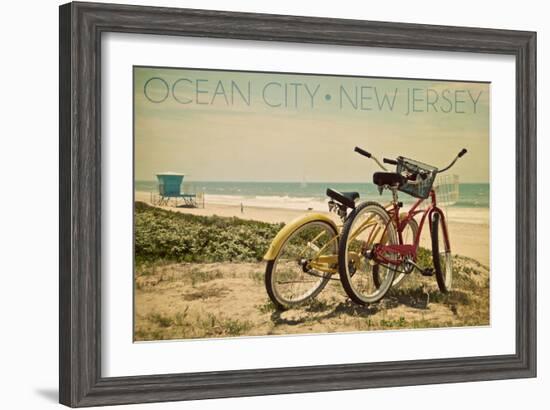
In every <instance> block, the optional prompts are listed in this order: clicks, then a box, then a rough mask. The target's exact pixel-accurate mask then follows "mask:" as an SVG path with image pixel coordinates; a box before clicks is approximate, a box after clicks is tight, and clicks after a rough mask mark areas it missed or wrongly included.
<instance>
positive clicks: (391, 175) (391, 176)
mask: <svg viewBox="0 0 550 410" xmlns="http://www.w3.org/2000/svg"><path fill="white" fill-rule="evenodd" d="M372 182H374V183H375V184H376V185H378V186H384V185H390V186H393V185H397V186H398V187H399V186H401V185H403V184H404V183H405V182H406V180H405V177H403V176H402V175H401V174H398V173H397V172H375V173H374V174H373V175H372Z"/></svg>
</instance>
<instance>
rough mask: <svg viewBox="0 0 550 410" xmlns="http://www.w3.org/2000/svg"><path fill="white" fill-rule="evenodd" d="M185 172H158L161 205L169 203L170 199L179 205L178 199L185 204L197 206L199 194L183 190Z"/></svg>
mask: <svg viewBox="0 0 550 410" xmlns="http://www.w3.org/2000/svg"><path fill="white" fill-rule="evenodd" d="M184 177H185V174H180V173H177V172H162V173H160V174H157V180H158V184H159V185H158V187H159V201H158V204H159V205H169V204H170V201H174V203H175V206H178V200H180V199H181V200H182V202H183V203H182V204H181V205H183V206H188V207H197V206H198V202H197V194H190V193H183V192H181V185H182V183H183V178H184Z"/></svg>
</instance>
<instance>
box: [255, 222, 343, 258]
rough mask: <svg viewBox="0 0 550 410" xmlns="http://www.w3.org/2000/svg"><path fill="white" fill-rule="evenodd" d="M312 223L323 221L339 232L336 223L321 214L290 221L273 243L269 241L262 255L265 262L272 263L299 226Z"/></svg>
mask: <svg viewBox="0 0 550 410" xmlns="http://www.w3.org/2000/svg"><path fill="white" fill-rule="evenodd" d="M313 221H323V222H327V223H328V224H330V225H332V226H333V227H334V229H335V231H336V232H339V230H338V228H337V226H336V223H335V222H334V221H333V220H332V219H331V218H330V217H329V216H327V215H325V214H321V213H310V214H306V215H302V216H299V217H298V218H296V219H294V220H292V221H290V222H289V223H287V224H286V225H285V226H284V227H283V228H282V229H281V230H280V231H279V232H278V233H277V235H275V238H273V241H271V245H269V248H268V249H267V252H266V253H265V255H264V260H265V261H272V260H274V259H275V258H276V257H277V255H278V254H279V251H280V250H281V247H282V246H283V244H284V243H285V241H286V239H287V238H288V237H289V236H290V235H291V234H292V233H293V232H294V231H295V230H296V229H298V228H299V227H300V226H302V225H304V224H306V223H308V222H313Z"/></svg>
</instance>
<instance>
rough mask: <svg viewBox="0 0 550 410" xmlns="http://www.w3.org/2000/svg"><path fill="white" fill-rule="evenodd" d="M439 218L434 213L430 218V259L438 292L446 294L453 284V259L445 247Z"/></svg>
mask: <svg viewBox="0 0 550 410" xmlns="http://www.w3.org/2000/svg"><path fill="white" fill-rule="evenodd" d="M439 217H440V215H439V213H437V212H436V213H434V215H433V218H432V231H431V232H432V257H433V262H434V271H435V278H436V279H437V285H438V286H439V290H441V292H448V291H450V290H451V286H452V283H453V257H452V255H451V249H450V246H447V245H448V242H449V241H447V242H446V241H445V236H444V226H443V223H441V221H440V220H439Z"/></svg>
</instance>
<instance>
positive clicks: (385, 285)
mask: <svg viewBox="0 0 550 410" xmlns="http://www.w3.org/2000/svg"><path fill="white" fill-rule="evenodd" d="M355 151H356V152H358V153H359V154H361V155H364V156H365V157H367V158H371V159H373V160H374V161H375V162H376V163H377V164H378V165H379V166H380V167H381V168H382V169H383V170H384V171H385V172H375V173H374V174H373V182H374V184H375V185H377V186H378V190H379V192H380V194H382V191H383V190H385V189H388V190H390V191H391V193H392V201H391V203H390V204H388V205H387V206H386V207H384V206H382V205H381V204H379V203H377V202H363V203H361V204H359V205H358V206H357V207H356V206H355V203H353V202H352V201H349V203H347V202H346V206H348V207H350V208H352V212H351V213H350V214H349V216H348V217H347V218H346V221H345V223H344V227H343V229H342V234H341V237H340V241H339V250H338V270H339V273H340V279H341V281H342V284H343V286H344V289H345V291H346V293H347V294H348V296H349V297H350V298H351V299H352V300H353V301H354V302H356V303H359V304H363V305H364V304H368V303H373V302H377V301H379V300H380V299H382V298H383V297H384V295H385V294H386V293H387V292H388V290H389V289H390V288H391V286H392V285H396V284H397V283H399V282H400V281H401V280H402V279H403V278H404V277H405V275H407V274H410V273H411V272H412V271H413V270H414V269H417V270H418V271H419V272H420V273H421V274H422V275H425V276H432V275H433V274H434V273H435V277H436V279H437V284H438V286H439V289H440V290H441V291H442V292H447V291H449V290H450V289H451V285H452V278H453V263H452V255H451V241H450V238H449V231H448V228H447V221H446V220H445V214H444V212H443V211H442V210H441V208H439V207H438V204H437V196H436V191H435V190H434V189H433V183H434V180H435V177H436V176H437V175H438V174H440V173H442V172H445V171H447V170H449V169H450V168H451V167H452V166H453V165H454V164H455V163H456V161H457V160H458V159H459V158H461V157H462V156H463V155H464V154H466V152H467V151H466V149H462V150H461V151H460V152H459V153H458V155H457V156H456V157H455V158H454V160H453V161H452V162H451V163H450V164H449V165H448V166H447V167H445V168H443V169H438V168H436V167H433V166H431V165H427V164H424V163H422V162H419V161H416V160H413V159H409V158H405V157H401V156H400V157H397V158H396V159H395V160H392V159H387V158H384V160H383V162H384V163H386V164H390V165H395V166H396V170H395V172H387V169H386V168H385V167H384V165H382V163H381V162H380V161H379V160H378V159H377V158H376V157H375V156H373V155H372V154H370V153H369V152H367V151H365V150H363V149H361V148H359V147H356V148H355ZM398 191H401V192H404V193H406V194H408V195H411V196H413V197H415V198H418V200H417V201H416V202H415V203H414V204H413V205H412V207H411V208H410V209H409V210H408V211H407V212H404V213H403V212H401V209H402V208H403V203H402V202H400V201H399V198H398ZM428 198H429V200H430V202H429V203H428V204H427V206H426V207H424V208H422V207H421V206H420V205H421V204H422V203H424V201H425V200H427V199H428ZM419 215H421V216H420V223H417V222H416V220H415V219H414V218H415V217H416V216H419ZM426 221H429V222H428V224H429V228H430V234H431V242H432V243H431V245H432V259H433V266H428V267H426V266H419V265H418V264H417V256H418V248H419V244H420V236H421V233H422V228H423V227H424V224H425V223H426ZM357 255H359V257H357Z"/></svg>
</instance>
